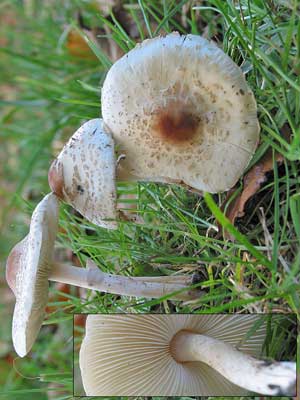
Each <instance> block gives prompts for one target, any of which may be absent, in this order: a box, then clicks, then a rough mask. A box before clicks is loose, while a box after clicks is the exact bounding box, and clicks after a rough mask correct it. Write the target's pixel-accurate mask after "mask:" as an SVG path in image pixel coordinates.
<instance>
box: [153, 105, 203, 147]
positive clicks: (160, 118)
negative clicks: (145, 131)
mask: <svg viewBox="0 0 300 400" xmlns="http://www.w3.org/2000/svg"><path fill="white" fill-rule="evenodd" d="M155 114H156V115H155V119H154V123H153V130H154V133H155V134H156V135H158V136H160V138H161V139H163V140H164V141H167V142H170V143H173V144H185V143H187V142H190V141H191V140H192V139H193V138H194V136H195V135H196V134H197V132H198V130H199V125H200V121H201V119H200V118H199V117H198V116H195V115H194V114H193V113H192V112H191V110H190V109H188V107H187V106H186V105H185V104H184V105H182V104H181V103H175V104H174V103H173V102H172V103H170V104H169V105H168V106H167V107H166V108H161V109H159V110H158V111H156V112H155Z"/></svg>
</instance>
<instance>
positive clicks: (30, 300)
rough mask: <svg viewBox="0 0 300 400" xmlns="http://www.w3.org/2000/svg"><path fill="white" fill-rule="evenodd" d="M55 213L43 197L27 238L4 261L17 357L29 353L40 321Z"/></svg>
mask: <svg viewBox="0 0 300 400" xmlns="http://www.w3.org/2000/svg"><path fill="white" fill-rule="evenodd" d="M58 211H59V203H58V199H57V198H56V196H55V195H54V194H52V193H50V194H48V195H47V196H46V197H44V199H43V200H42V201H41V202H40V203H39V204H38V206H37V207H36V209H35V210H34V212H33V214H32V219H31V224H30V231H29V234H28V235H27V236H26V237H25V238H24V239H23V240H22V241H21V242H20V243H18V244H17V245H16V246H15V247H14V248H13V250H12V251H11V253H10V255H9V257H8V259H7V264H6V278H7V282H8V284H9V286H10V287H11V289H12V290H13V292H14V294H15V296H16V304H15V309H14V315H13V323H12V339H13V344H14V348H15V350H16V352H17V353H18V355H19V356H20V357H24V356H25V355H26V354H27V353H28V352H29V351H30V349H31V347H32V345H33V343H34V341H35V339H36V337H37V335H38V333H39V330H40V327H41V325H42V322H43V319H44V315H45V307H46V305H47V301H48V288H49V285H48V275H49V273H50V270H51V266H52V262H53V258H52V257H53V248H54V242H55V237H56V233H57V228H58Z"/></svg>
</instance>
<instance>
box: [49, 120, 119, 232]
mask: <svg viewBox="0 0 300 400" xmlns="http://www.w3.org/2000/svg"><path fill="white" fill-rule="evenodd" d="M115 172H116V161H115V152H114V142H113V140H112V138H111V135H110V134H109V133H107V132H105V131H104V129H103V125H102V120H101V119H99V118H96V119H92V120H90V121H88V122H86V123H85V124H83V125H82V126H81V127H80V128H79V129H78V130H77V131H76V132H75V133H74V135H73V136H72V137H71V139H70V140H69V141H68V143H67V144H66V145H65V146H64V148H63V150H62V151H61V153H60V154H59V155H58V157H57V159H56V160H55V161H54V162H53V164H52V165H51V167H50V170H49V185H50V187H51V189H52V190H53V192H54V193H55V194H56V195H57V196H58V197H59V198H61V199H62V200H64V201H66V202H67V203H69V204H71V205H72V206H73V207H74V208H75V209H76V210H77V211H79V212H80V213H81V214H82V215H83V216H84V217H86V218H87V219H88V220H89V221H91V222H93V223H94V224H96V225H99V226H102V227H105V228H109V229H116V228H117V223H116V217H117V213H116V183H115ZM110 219H111V221H109V220H110Z"/></svg>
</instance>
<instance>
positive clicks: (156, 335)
mask: <svg viewBox="0 0 300 400" xmlns="http://www.w3.org/2000/svg"><path fill="white" fill-rule="evenodd" d="M259 318H261V316H260V315H258V314H256V315H224V314H215V315H212V314H210V315H209V314H207V315H189V314H185V315H184V314H178V315H175V314H173V315H170V314H167V315H162V314H152V315H151V314H148V315H135V314H131V315H89V316H88V317H87V322H86V331H85V337H84V339H83V342H82V345H81V349H80V354H79V365H80V370H81V376H82V382H83V386H84V390H85V392H86V394H87V395H88V396H243V395H249V394H250V392H256V393H260V394H264V395H273V396H276V395H282V396H285V395H286V396H293V395H295V385H296V365H295V363H293V362H275V361H274V362H273V361H264V360H259V359H257V358H255V357H257V356H259V354H260V352H261V348H262V344H263V342H264V340H265V336H266V330H265V324H264V323H263V324H261V325H258V326H256V329H255V332H254V333H253V334H252V335H249V331H250V330H253V328H254V326H255V324H257V323H258V322H259V321H258V320H259Z"/></svg>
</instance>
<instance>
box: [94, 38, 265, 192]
mask: <svg viewBox="0 0 300 400" xmlns="http://www.w3.org/2000/svg"><path fill="white" fill-rule="evenodd" d="M133 76H134V79H132V77H133ZM101 104H102V117H103V121H104V127H105V129H106V130H107V131H109V132H110V133H111V134H112V136H113V139H114V140H115V145H118V148H119V150H120V153H121V154H124V155H125V158H124V159H122V160H121V162H120V164H119V171H118V172H117V174H118V176H120V177H122V178H123V179H127V180H130V179H133V180H151V181H157V182H169V183H178V184H184V185H188V186H190V187H192V188H194V189H197V190H200V191H207V192H212V193H214V192H220V191H225V190H228V189H229V188H231V187H232V186H233V185H234V184H235V183H236V181H237V180H238V178H239V177H240V175H241V174H242V172H243V171H244V169H245V167H246V166H247V164H248V163H249V161H250V159H251V157H252V155H253V153H254V151H255V148H256V145H257V143H258V139H259V124H258V120H257V109H256V102H255V99H254V97H253V93H252V91H251V90H250V88H249V87H248V85H247V83H246V81H245V78H244V76H243V73H242V71H241V69H240V68H239V67H238V66H237V65H236V64H235V63H234V62H233V61H232V60H231V59H230V58H229V57H228V56H227V55H226V54H225V53H224V52H223V51H222V50H221V49H219V48H218V47H217V46H216V44H214V43H213V42H210V41H207V40H206V39H204V38H202V37H200V36H196V35H183V36H181V35H179V34H178V33H172V34H169V35H167V36H165V37H157V38H154V39H148V40H145V41H144V42H142V43H141V44H138V45H137V46H136V47H135V48H134V49H133V50H131V51H129V53H127V54H126V55H124V56H123V57H122V58H120V59H119V60H118V61H117V62H116V63H115V64H113V66H112V67H111V68H110V70H109V71H108V73H107V76H106V79H105V81H104V84H103V88H102V99H101Z"/></svg>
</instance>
